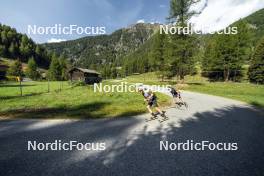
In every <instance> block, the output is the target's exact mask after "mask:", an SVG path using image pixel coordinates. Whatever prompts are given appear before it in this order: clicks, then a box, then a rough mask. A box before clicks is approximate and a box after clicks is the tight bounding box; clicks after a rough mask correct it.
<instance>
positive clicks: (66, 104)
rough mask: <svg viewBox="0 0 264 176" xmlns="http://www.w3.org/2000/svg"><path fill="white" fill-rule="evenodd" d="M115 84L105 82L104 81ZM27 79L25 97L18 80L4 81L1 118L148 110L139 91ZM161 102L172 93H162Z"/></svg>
mask: <svg viewBox="0 0 264 176" xmlns="http://www.w3.org/2000/svg"><path fill="white" fill-rule="evenodd" d="M106 83H107V84H112V83H109V82H105V83H104V84H106ZM62 85H63V86H62V90H61V91H59V89H60V82H50V92H49V93H48V83H47V82H23V96H22V97H21V96H20V91H19V84H18V83H5V84H3V83H0V117H2V118H83V119H86V118H105V117H120V116H129V115H135V114H139V113H143V112H146V105H145V104H144V101H143V97H142V95H140V94H139V93H100V92H94V91H93V87H92V86H76V87H72V86H71V85H70V84H68V82H63V83H62ZM158 97H159V102H160V104H161V105H164V106H165V105H168V104H169V103H170V99H169V97H168V96H166V95H163V94H159V95H158Z"/></svg>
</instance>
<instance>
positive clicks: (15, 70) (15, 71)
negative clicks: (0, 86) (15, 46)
mask: <svg viewBox="0 0 264 176" xmlns="http://www.w3.org/2000/svg"><path fill="white" fill-rule="evenodd" d="M8 74H9V75H10V76H17V77H22V76H23V70H22V63H21V61H20V60H19V59H17V60H16V61H15V62H14V63H13V64H12V65H11V66H10V68H9V69H8Z"/></svg>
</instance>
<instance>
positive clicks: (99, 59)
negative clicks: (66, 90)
mask: <svg viewBox="0 0 264 176" xmlns="http://www.w3.org/2000/svg"><path fill="white" fill-rule="evenodd" d="M158 26H159V25H158V24H136V25H133V26H130V27H128V28H123V29H120V30H117V31H115V32H114V33H112V34H110V35H100V36H88V37H84V38H80V39H77V40H72V41H66V42H61V43H47V44H43V45H44V46H45V47H46V48H47V49H48V50H49V51H54V52H56V53H58V54H62V53H63V54H65V55H66V57H68V58H69V59H70V60H71V61H72V62H73V63H74V65H78V66H82V67H91V65H97V66H98V65H100V64H106V63H113V62H116V61H117V60H118V58H121V57H123V56H125V55H127V54H129V53H131V52H133V51H135V50H136V49H137V48H139V47H140V46H141V45H142V44H143V43H145V41H147V40H148V39H149V38H150V37H151V36H152V34H153V33H154V31H155V30H156V29H158ZM117 65H118V63H117Z"/></svg>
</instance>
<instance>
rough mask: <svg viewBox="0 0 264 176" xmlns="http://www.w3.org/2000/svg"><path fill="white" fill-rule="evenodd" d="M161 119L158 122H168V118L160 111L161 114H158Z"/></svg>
mask: <svg viewBox="0 0 264 176" xmlns="http://www.w3.org/2000/svg"><path fill="white" fill-rule="evenodd" d="M160 116H161V117H162V119H160V120H159V122H160V123H162V122H164V121H167V120H169V117H167V116H166V114H165V111H162V114H160Z"/></svg>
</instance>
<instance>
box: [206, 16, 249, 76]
mask: <svg viewBox="0 0 264 176" xmlns="http://www.w3.org/2000/svg"><path fill="white" fill-rule="evenodd" d="M237 27H238V33H237V34H234V35H231V34H214V35H213V36H212V37H211V39H210V40H208V41H207V44H206V48H205V55H204V59H203V71H205V72H207V73H206V74H205V75H206V76H208V77H209V78H211V79H213V80H218V79H220V80H224V81H229V80H233V81H239V80H240V79H241V78H242V76H243V75H242V73H243V72H242V71H243V65H244V64H245V61H246V60H248V59H247V58H248V57H249V55H250V46H251V44H250V40H249V38H250V36H249V28H248V26H247V25H246V24H245V23H244V22H242V21H241V22H239V23H237Z"/></svg>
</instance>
